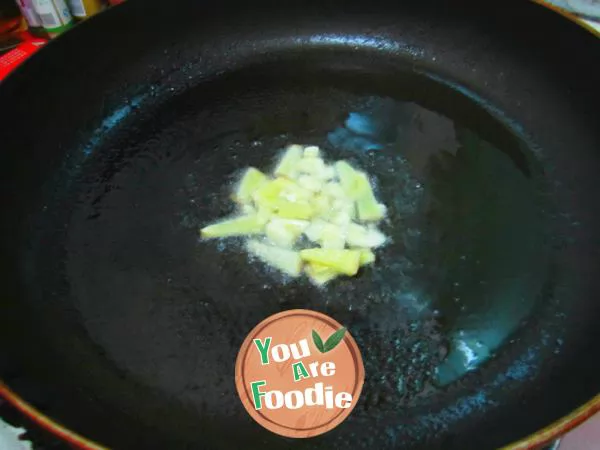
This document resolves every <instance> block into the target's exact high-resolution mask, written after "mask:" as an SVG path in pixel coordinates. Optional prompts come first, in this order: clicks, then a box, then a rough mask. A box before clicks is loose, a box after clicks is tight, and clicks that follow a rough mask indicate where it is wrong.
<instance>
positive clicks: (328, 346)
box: [322, 327, 346, 353]
mask: <svg viewBox="0 0 600 450" xmlns="http://www.w3.org/2000/svg"><path fill="white" fill-rule="evenodd" d="M344 334H346V328H345V327H342V328H340V329H339V330H337V331H336V332H335V333H333V334H332V335H331V336H329V338H328V339H327V341H326V342H325V345H324V346H323V351H322V353H327V352H328V351H331V350H333V349H334V348H336V347H337V345H338V344H339V343H340V342H342V339H344Z"/></svg>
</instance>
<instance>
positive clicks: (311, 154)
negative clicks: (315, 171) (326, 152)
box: [304, 145, 321, 158]
mask: <svg viewBox="0 0 600 450" xmlns="http://www.w3.org/2000/svg"><path fill="white" fill-rule="evenodd" d="M319 156H321V151H320V150H319V147H317V146H316V145H309V146H308V147H306V148H305V149H304V157H305V158H318V157H319Z"/></svg>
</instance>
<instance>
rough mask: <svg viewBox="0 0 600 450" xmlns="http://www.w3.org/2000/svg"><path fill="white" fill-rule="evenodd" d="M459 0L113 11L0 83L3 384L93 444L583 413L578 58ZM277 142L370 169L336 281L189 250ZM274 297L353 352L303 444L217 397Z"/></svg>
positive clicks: (441, 438) (588, 118)
mask: <svg viewBox="0 0 600 450" xmlns="http://www.w3.org/2000/svg"><path fill="white" fill-rule="evenodd" d="M392 3H394V2H392ZM479 3H480V4H471V3H466V2H452V4H451V5H450V4H449V3H448V2H442V1H419V2H409V1H403V2H395V4H389V5H386V4H384V3H383V2H382V3H381V4H380V3H378V2H368V4H365V3H362V2H358V1H356V2H354V1H350V2H348V1H345V2H341V1H340V2H337V1H329V2H311V1H300V2H294V3H293V4H287V5H283V4H278V5H275V4H273V5H266V4H265V3H262V2H248V3H247V4H245V5H237V4H236V5H235V6H234V5H233V4H231V5H230V4H229V2H220V5H219V6H218V7H217V6H216V5H213V4H210V5H208V4H203V3H200V2H192V1H178V2H160V1H145V2H134V1H132V2H131V3H128V4H127V5H125V6H122V7H120V8H118V9H117V10H114V11H111V12H109V13H107V14H106V15H103V16H102V17H99V18H98V19H93V20H91V21H90V23H88V24H85V25H83V26H81V27H78V28H77V29H76V30H74V31H72V32H69V33H68V34H67V35H66V36H64V37H63V38H60V39H58V40H57V41H56V42H53V43H51V44H50V45H49V46H48V48H47V49H45V50H43V51H42V52H41V53H40V54H39V55H36V56H35V57H34V58H32V60H31V61H30V62H28V63H27V64H26V65H25V66H24V67H22V68H21V69H19V70H18V71H17V72H16V73H15V74H14V75H12V76H11V77H9V79H8V80H7V81H5V82H4V83H3V84H2V85H1V86H0V104H1V105H3V110H4V111H6V107H7V106H9V108H10V114H7V113H3V114H5V117H4V118H3V120H2V125H1V128H0V143H1V144H0V145H1V146H2V152H1V154H0V170H1V179H2V183H3V188H2V196H3V199H2V224H3V233H2V235H1V245H2V246H1V255H2V256H1V260H0V261H1V262H2V271H1V272H0V273H1V275H0V276H1V280H2V298H1V300H0V301H1V307H2V310H1V311H2V315H1V317H0V324H1V326H0V342H1V346H2V352H1V358H0V378H1V379H2V380H3V381H4V382H5V383H6V384H7V385H8V386H10V387H11V388H12V389H14V391H15V392H16V393H17V394H20V395H21V396H23V398H24V399H25V400H26V401H29V402H31V403H32V404H33V405H34V406H36V407H38V408H39V409H40V410H41V411H43V412H45V413H46V414H48V415H50V416H51V417H53V418H55V419H56V420H57V421H58V422H60V423H62V424H64V425H66V426H68V427H70V428H72V429H74V430H75V431H77V432H79V433H81V434H83V435H85V436H87V437H89V438H91V439H93V440H95V441H97V442H99V443H101V444H104V445H106V446H110V447H112V448H116V449H134V448H140V449H153V448H161V449H178V448H207V449H219V448H227V449H230V448H273V449H288V448H315V449H316V448H323V449H332V448H357V449H358V448H378V449H387V448H403V449H412V448H438V447H443V448H444V449H461V450H462V449H467V448H477V449H484V448H495V447H498V446H502V445H506V444H509V443H510V442H512V441H515V440H518V439H521V438H523V437H524V436H526V435H528V434H529V433H532V432H534V431H535V430H537V429H539V428H541V427H543V426H545V425H547V424H549V423H550V422H552V421H554V420H556V419H558V418H560V417H562V416H564V415H566V414H568V413H569V412H570V411H572V410H573V409H574V408H576V407H578V406H580V405H581V404H583V403H585V402H586V401H588V400H590V399H591V398H592V397H593V396H595V395H596V394H597V393H598V392H599V386H600V381H599V380H600V379H599V377H598V373H599V372H600V359H599V358H598V350H597V345H598V344H599V342H598V337H599V335H598V331H597V330H598V325H597V323H598V320H599V319H600V314H599V307H598V304H599V302H598V294H599V291H600V289H599V287H600V281H599V279H598V276H597V274H598V273H599V270H598V269H600V267H599V266H600V253H599V250H600V231H599V230H600V210H599V208H598V194H600V189H599V187H598V181H597V174H598V173H599V171H600V128H599V127H598V115H597V105H598V100H600V98H599V97H600V96H599V95H598V92H599V86H600V83H599V81H598V80H600V65H599V64H600V46H599V45H598V43H597V42H596V41H595V38H594V37H593V36H592V35H590V34H588V33H587V32H585V31H584V30H583V29H580V28H579V27H577V26H576V25H574V24H572V23H570V22H568V21H566V20H564V19H563V18H561V17H559V16H558V15H556V14H554V13H552V12H550V11H546V10H544V9H543V8H542V7H540V6H537V5H535V4H530V3H528V2H508V3H506V4H505V3H504V2H502V5H500V4H499V3H498V4H489V3H488V2H485V4H484V2H479ZM267 6H268V7H267ZM288 143H305V144H317V145H320V146H322V148H323V149H324V150H325V151H326V152H327V154H328V155H329V156H330V157H332V158H333V157H335V158H340V157H343V158H347V159H349V160H352V161H354V162H355V163H357V164H360V165H361V166H362V167H364V168H366V169H367V170H369V172H371V173H373V175H374V176H375V178H376V180H377V190H378V195H380V196H381V198H382V199H383V200H384V202H385V203H386V204H388V205H390V214H389V217H388V219H387V222H386V223H385V224H384V226H383V227H384V230H385V232H386V233H388V234H389V235H390V236H391V237H392V242H391V243H390V244H389V245H388V246H387V247H385V248H384V249H383V250H382V252H381V257H380V259H379V261H378V264H376V265H375V266H374V267H373V268H371V269H368V270H365V271H364V272H362V273H361V274H360V276H359V277H357V278H355V279H345V280H340V281H336V282H333V283H331V284H330V285H328V286H327V287H326V288H325V289H316V288H314V287H312V286H310V285H308V284H307V283H306V282H304V281H293V280H286V279H284V278H282V277H281V276H279V275H277V274H276V273H273V272H271V271H269V270H267V269H266V268H265V267H262V266H260V265H256V264H252V263H250V262H249V260H248V258H247V257H246V256H245V254H244V253H243V251H241V250H240V246H239V243H236V242H235V241H232V242H228V243H223V242H203V241H200V240H199V238H198V228H199V227H200V226H201V225H203V224H206V223H208V222H210V221H213V220H214V219H216V218H218V217H220V216H223V215H224V214H226V213H228V212H229V211H230V205H229V201H228V195H229V192H230V189H231V183H232V182H233V180H235V177H236V175H237V174H238V173H239V171H240V170H241V169H243V168H244V167H247V166H249V165H254V166H258V167H264V168H268V165H269V164H270V163H271V161H272V160H273V158H274V156H275V155H276V154H277V151H278V150H279V149H281V148H282V147H283V146H285V145H286V144H288ZM291 308H309V309H314V310H317V311H323V312H326V313H327V314H330V315H331V316H333V317H334V318H336V319H337V320H338V321H340V322H342V323H344V324H345V325H346V326H348V327H349V328H350V330H351V331H352V333H353V335H354V336H355V338H356V340H357V342H358V344H359V346H360V347H361V350H362V354H363V358H364V361H365V369H366V384H365V388H364V390H363V395H362V397H361V400H360V403H359V405H358V406H357V408H356V409H355V410H354V412H353V413H352V415H351V417H350V418H349V419H348V420H347V421H346V422H344V423H343V424H342V425H341V426H339V427H338V428H336V429H335V430H333V431H331V432H329V433H327V434H326V435H323V436H320V437H317V438H313V439H309V440H290V439H285V438H282V437H279V436H276V435H273V434H271V433H270V432H268V431H266V430H264V429H262V428H260V427H259V426H258V425H257V424H255V423H254V422H253V421H252V419H251V418H250V417H249V416H248V414H247V413H246V412H245V411H244V409H243V407H242V405H241V402H240V401H239V399H238V398H237V395H236V392H235V388H234V378H233V376H234V373H233V366H234V361H235V357H236V354H237V351H238V349H239V346H240V344H241V342H242V340H243V338H244V337H245V335H246V334H247V333H248V332H249V331H250V329H251V328H252V327H253V326H254V325H256V324H257V323H258V322H259V321H261V320H262V319H263V318H265V317H267V316H268V315H270V314H273V313H276V312H278V311H281V310H285V309H291Z"/></svg>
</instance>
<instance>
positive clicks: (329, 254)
mask: <svg viewBox="0 0 600 450" xmlns="http://www.w3.org/2000/svg"><path fill="white" fill-rule="evenodd" d="M300 257H301V258H302V259H303V260H304V261H307V262H309V263H316V264H321V265H322V266H326V267H329V268H331V269H333V270H335V271H336V272H340V273H343V274H345V275H356V272H358V267H359V265H360V251H358V250H338V249H329V248H310V249H306V250H301V251H300Z"/></svg>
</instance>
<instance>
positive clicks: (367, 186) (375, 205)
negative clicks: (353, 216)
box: [354, 172, 385, 222]
mask: <svg viewBox="0 0 600 450" xmlns="http://www.w3.org/2000/svg"><path fill="white" fill-rule="evenodd" d="M355 181H356V183H355V186H354V187H355V192H354V193H355V198H356V209H357V210H358V218H359V219H360V220H362V221H364V222H372V221H377V220H381V219H383V218H384V217H385V206H383V205H382V204H380V203H379V202H378V201H377V199H376V198H375V194H374V193H373V189H372V188H371V183H369V178H368V177H367V174H366V173H364V172H357V174H356V180H355Z"/></svg>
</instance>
